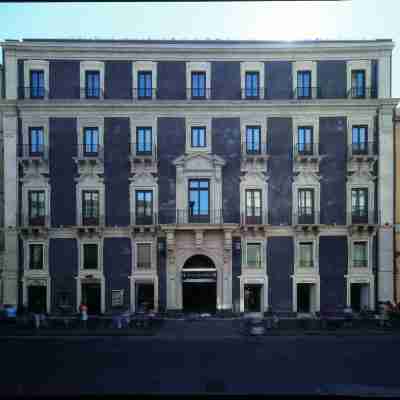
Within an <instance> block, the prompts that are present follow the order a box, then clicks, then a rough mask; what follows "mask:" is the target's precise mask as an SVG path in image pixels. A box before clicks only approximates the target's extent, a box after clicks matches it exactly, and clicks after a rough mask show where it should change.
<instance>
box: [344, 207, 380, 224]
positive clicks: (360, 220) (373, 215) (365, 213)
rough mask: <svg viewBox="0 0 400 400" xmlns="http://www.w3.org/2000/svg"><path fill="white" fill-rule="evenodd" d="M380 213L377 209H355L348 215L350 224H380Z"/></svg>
mask: <svg viewBox="0 0 400 400" xmlns="http://www.w3.org/2000/svg"><path fill="white" fill-rule="evenodd" d="M379 219H380V218H379V213H377V212H376V211H375V210H365V209H353V210H352V212H351V213H350V214H349V215H348V217H347V221H348V223H349V224H350V225H375V224H379Z"/></svg>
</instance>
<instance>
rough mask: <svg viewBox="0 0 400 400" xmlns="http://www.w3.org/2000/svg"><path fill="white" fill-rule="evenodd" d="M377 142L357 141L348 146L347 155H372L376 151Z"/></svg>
mask: <svg viewBox="0 0 400 400" xmlns="http://www.w3.org/2000/svg"><path fill="white" fill-rule="evenodd" d="M377 150H378V149H377V142H357V143H352V144H351V145H350V146H349V156H350V157H353V156H354V157H356V156H374V155H376V154H377V153H378V151H377Z"/></svg>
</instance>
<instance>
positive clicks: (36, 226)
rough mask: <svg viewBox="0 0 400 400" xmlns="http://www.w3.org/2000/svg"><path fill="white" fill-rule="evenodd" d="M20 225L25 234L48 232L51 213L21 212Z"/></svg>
mask: <svg viewBox="0 0 400 400" xmlns="http://www.w3.org/2000/svg"><path fill="white" fill-rule="evenodd" d="M19 226H20V228H21V233H22V234H24V235H39V234H43V233H47V232H48V228H49V226H50V216H49V215H38V216H30V215H27V214H19Z"/></svg>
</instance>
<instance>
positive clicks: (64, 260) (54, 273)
mask: <svg viewBox="0 0 400 400" xmlns="http://www.w3.org/2000/svg"><path fill="white" fill-rule="evenodd" d="M78 268H79V267H78V244H77V241H76V240H75V239H70V238H68V239H50V241H49V273H50V277H51V312H57V311H59V309H58V307H59V305H60V300H61V299H62V297H63V296H65V297H66V299H67V301H66V303H67V304H68V305H70V306H71V307H72V309H73V310H76V307H77V304H76V295H77V293H76V289H77V283H76V279H75V277H76V276H77V274H78Z"/></svg>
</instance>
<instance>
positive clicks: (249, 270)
mask: <svg viewBox="0 0 400 400" xmlns="http://www.w3.org/2000/svg"><path fill="white" fill-rule="evenodd" d="M248 244H259V245H260V252H261V260H260V262H261V268H254V267H248V266H247V245H248ZM241 246H242V275H246V276H247V275H252V276H254V275H260V274H261V275H263V276H264V275H266V274H267V257H266V254H267V253H266V252H267V241H266V240H265V239H258V238H249V237H242V244H241Z"/></svg>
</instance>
